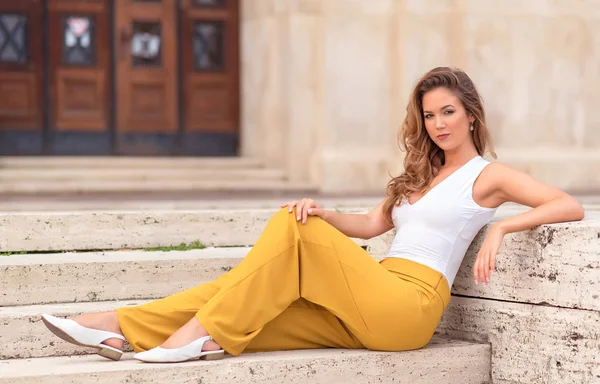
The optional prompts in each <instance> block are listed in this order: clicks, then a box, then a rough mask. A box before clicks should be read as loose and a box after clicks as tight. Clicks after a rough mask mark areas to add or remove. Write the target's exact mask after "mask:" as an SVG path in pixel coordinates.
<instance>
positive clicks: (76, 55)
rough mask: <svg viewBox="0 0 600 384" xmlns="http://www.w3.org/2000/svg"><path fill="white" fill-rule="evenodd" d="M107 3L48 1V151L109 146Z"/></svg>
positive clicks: (92, 150) (104, 150) (98, 150)
mask: <svg viewBox="0 0 600 384" xmlns="http://www.w3.org/2000/svg"><path fill="white" fill-rule="evenodd" d="M109 7H110V4H109V0H87V1H80V0H49V3H48V11H49V33H50V39H49V53H50V55H49V57H48V60H49V74H50V92H49V94H50V106H49V107H50V132H51V134H50V135H49V140H50V143H49V146H50V148H51V151H52V153H55V154H78V153H81V154H100V153H108V152H110V151H111V150H112V148H111V146H112V143H111V140H110V139H111V138H110V99H109V96H110V44H109V43H110V39H109V36H110V30H109V27H110V24H109V17H108V15H109Z"/></svg>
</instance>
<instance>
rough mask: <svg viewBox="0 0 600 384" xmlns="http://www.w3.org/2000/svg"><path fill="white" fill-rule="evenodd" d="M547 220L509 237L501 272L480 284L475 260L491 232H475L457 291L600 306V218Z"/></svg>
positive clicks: (500, 259)
mask: <svg viewBox="0 0 600 384" xmlns="http://www.w3.org/2000/svg"><path fill="white" fill-rule="evenodd" d="M589 216H590V218H588V219H586V220H584V221H581V222H573V223H562V224H554V225H547V226H543V227H541V228H536V229H533V230H530V231H525V232H521V233H513V234H509V235H507V236H506V237H505V239H504V242H503V245H502V247H501V248H500V252H499V253H498V256H497V261H496V265H497V273H495V274H493V275H492V278H491V281H490V284H489V285H488V286H487V287H484V286H482V285H475V283H474V281H473V265H474V263H475V260H476V258H477V253H478V251H479V249H480V247H481V244H482V243H483V240H484V239H485V236H486V234H487V228H485V229H484V230H482V231H481V233H480V234H479V235H478V236H477V237H476V238H475V240H474V241H473V244H471V247H469V250H468V251H467V254H466V256H465V259H464V261H463V264H462V266H461V268H460V270H459V272H458V274H457V276H456V280H455V282H454V287H453V289H452V292H453V293H455V294H459V295H464V296H469V297H485V298H492V299H499V300H504V301H515V302H526V303H532V304H544V303H545V304H549V305H552V306H559V307H570V308H582V309H593V310H600V258H599V257H598V255H599V254H600V220H598V219H597V217H598V215H597V214H591V213H590V214H589Z"/></svg>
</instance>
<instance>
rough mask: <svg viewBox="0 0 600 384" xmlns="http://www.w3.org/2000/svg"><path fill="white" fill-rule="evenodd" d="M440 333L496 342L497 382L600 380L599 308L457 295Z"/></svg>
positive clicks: (525, 383)
mask: <svg viewBox="0 0 600 384" xmlns="http://www.w3.org/2000/svg"><path fill="white" fill-rule="evenodd" d="M438 333H439V334H441V335H444V336H448V337H452V338H457V339H463V340H471V341H479V342H489V343H491V344H492V378H493V382H494V383H496V382H499V383H514V384H529V383H545V384H582V383H598V382H600V364H599V363H600V360H598V351H599V350H600V312H597V311H586V310H578V309H567V308H554V307H548V306H539V305H538V306H536V305H531V304H520V303H507V302H499V301H494V300H487V299H474V298H460V297H453V298H452V300H451V302H450V305H449V306H448V308H447V309H446V312H445V314H444V317H443V319H442V322H441V324H440V326H439V327H438Z"/></svg>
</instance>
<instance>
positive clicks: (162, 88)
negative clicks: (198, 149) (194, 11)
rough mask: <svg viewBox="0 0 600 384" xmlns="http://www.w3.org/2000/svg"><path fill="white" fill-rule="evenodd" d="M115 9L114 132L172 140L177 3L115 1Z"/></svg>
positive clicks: (170, 0)
mask: <svg viewBox="0 0 600 384" xmlns="http://www.w3.org/2000/svg"><path fill="white" fill-rule="evenodd" d="M115 7H116V26H115V27H116V42H115V43H116V49H117V68H116V97H117V132H118V133H119V134H123V133H128V134H129V133H131V134H142V133H148V134H175V133H176V132H177V130H178V121H177V117H178V111H177V106H178V97H177V96H178V95H177V49H176V47H177V44H176V33H175V31H176V20H175V10H176V1H175V0H154V1H141V0H138V1H135V0H120V1H118V2H115ZM132 137H133V136H129V138H130V139H131V138H132ZM146 139H147V138H145V139H143V140H146ZM130 142H131V143H134V142H135V140H134V139H131V140H130ZM132 145H135V144H132ZM146 145H147V143H145V144H140V146H146Z"/></svg>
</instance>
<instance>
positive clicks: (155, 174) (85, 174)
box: [0, 167, 286, 184]
mask: <svg viewBox="0 0 600 384" xmlns="http://www.w3.org/2000/svg"><path fill="white" fill-rule="evenodd" d="M285 177H286V174H285V172H284V171H281V170H278V169H269V168H256V169H254V168H248V169H244V168H233V169H205V168H198V169H191V168H173V169H170V168H127V167H123V168H115V169H112V168H91V167H90V168H83V167H82V168H73V169H63V168H37V169H17V168H9V169H0V183H9V182H10V183H17V182H19V183H21V182H23V183H24V182H27V183H39V184H42V182H44V183H45V182H59V181H60V182H76V181H79V182H82V181H86V182H94V181H112V182H116V181H129V182H145V181H152V180H154V181H159V182H160V181H162V182H173V181H179V182H197V181H205V182H207V181H215V180H237V181H252V180H256V181H258V180H285Z"/></svg>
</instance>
